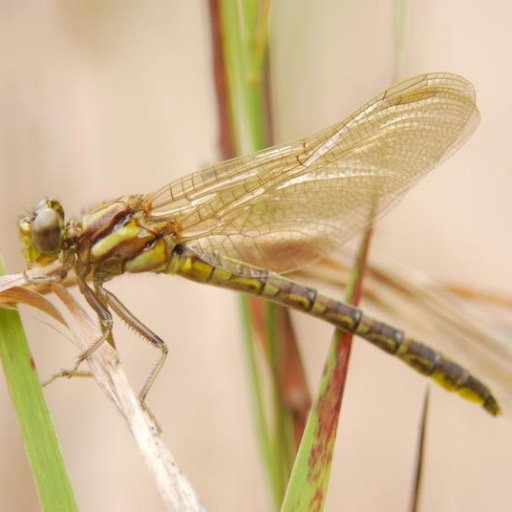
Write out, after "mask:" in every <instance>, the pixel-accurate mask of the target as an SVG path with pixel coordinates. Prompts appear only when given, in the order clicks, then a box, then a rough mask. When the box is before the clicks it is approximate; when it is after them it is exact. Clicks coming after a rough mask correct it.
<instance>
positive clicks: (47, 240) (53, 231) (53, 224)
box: [32, 208, 62, 254]
mask: <svg viewBox="0 0 512 512" xmlns="http://www.w3.org/2000/svg"><path fill="white" fill-rule="evenodd" d="M61 224H62V223H61V217H60V216H59V214H58V213H57V212H56V211H55V210H54V209H52V208H42V209H41V210H40V211H39V212H37V215H36V217H35V219H34V221H33V223H32V240H33V242H34V245H35V246H36V247H37V248H38V249H39V250H40V251H41V252H42V253H45V254H50V253H56V252H59V251H60V249H61V241H62V225H61Z"/></svg>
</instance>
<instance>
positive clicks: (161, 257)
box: [19, 73, 500, 415]
mask: <svg viewBox="0 0 512 512" xmlns="http://www.w3.org/2000/svg"><path fill="white" fill-rule="evenodd" d="M478 121H479V113H478V109H477V106H476V99H475V91H474V87H473V86H472V84H471V83H470V82H469V81H468V80H466V79H465V78H463V77H461V76H458V75H455V74H451V73H429V74H424V75H421V76H417V77H414V78H410V79H408V80H406V81H403V82H401V83H398V84H396V85H394V86H392V87H390V88H389V89H387V90H385V91H384V92H383V93H381V94H380V95H378V96H376V97H375V98H373V99H372V100H371V101H369V102H368V103H366V104H365V105H364V106H363V107H361V108H359V109H358V110H356V111H355V112H354V113H352V115H350V116H348V117H347V118H345V119H344V120H342V121H340V122H338V123H336V124H334V125H332V126H330V127H328V128H326V129H324V130H322V131H319V132H318V133H316V134H314V135H311V136H309V137H304V138H300V139H298V140H295V141H292V142H289V143H285V144H281V145H277V146H275V147H271V148H268V149H264V150H262V151H259V152H256V153H254V154H250V155H246V156H240V157H237V158H234V159H231V160H227V161H225V162H222V163H219V164H217V165H213V166H210V167H206V168H204V169H202V170H199V171H196V172H193V173H192V174H189V175H187V176H184V177H182V178H181V179H177V180H175V181H172V182H171V183H169V184H167V185H165V186H164V187H162V188H160V189H158V190H156V191H155V192H153V193H150V194H135V195H125V196H121V197H118V198H116V199H114V200H111V201H106V202H102V203H100V204H98V205H96V206H95V207H93V208H92V209H90V210H89V211H86V212H84V213H83V214H82V215H81V217H80V218H79V219H78V220H69V221H68V220H66V219H65V214H64V209H63V207H62V205H61V203H60V202H59V201H57V200H55V199H43V200H42V201H41V202H40V203H39V204H38V205H37V206H36V208H35V209H34V210H33V211H32V212H31V213H30V214H29V215H27V216H26V217H24V218H22V219H20V221H19V231H20V238H21V241H22V244H23V248H24V257H25V259H26V263H27V268H32V267H37V266H39V267H45V266H46V265H50V264H52V263H54V262H55V261H60V263H61V265H62V267H61V268H62V270H61V272H60V275H59V276H58V278H59V279H62V278H64V277H65V276H66V275H67V273H68V272H69V271H71V270H73V271H74V273H75V275H76V279H77V284H78V287H79V290H80V291H81V293H82V294H83V296H84V297H85V300H86V301H87V302H88V304H89V305H90V306H91V307H92V309H93V310H94V311H95V312H96V314H97V316H98V319H99V322H100V325H101V327H102V331H103V335H102V336H101V338H99V339H98V340H97V341H96V342H95V343H94V344H93V345H92V346H91V347H90V348H89V349H87V350H86V351H85V352H83V353H82V354H81V355H80V356H79V358H78V361H77V365H76V366H75V369H76V368H78V365H79V364H80V363H81V362H82V361H83V360H85V359H86V358H87V357H88V356H89V355H90V354H91V353H92V352H93V351H94V350H96V349H97V348H98V347H99V346H100V345H101V343H103V342H104V341H105V340H107V339H108V338H109V336H110V335H111V332H112V326H113V316H112V312H114V313H115V314H117V315H118V316H119V317H120V318H121V319H122V320H124V321H125V322H126V323H127V324H128V325H129V326H130V327H131V328H133V329H134V330H135V331H136V332H138V333H139V334H140V335H142V337H143V338H145V339H147V340H148V341H149V342H150V343H151V344H152V345H153V346H154V347H156V348H157V349H159V350H160V353H161V355H160V358H159V360H158V362H157V363H156V365H155V366H154V368H153V370H152V372H151V374H150V375H149V377H148V379H147V380H146V382H145V384H144V386H143V388H142V390H141V392H140V395H139V398H140V400H141V402H144V400H145V398H146V395H147V393H148V391H149V389H150V387H151V385H152V384H153V382H154V381H155V379H156V377H157V375H158V373H159V372H160V370H161V368H162V367H163V365H164V362H165V359H166V356H167V354H168V348H167V345H166V344H165V342H164V340H163V339H162V338H160V337H159V336H158V335H157V334H155V333H154V332H153V331H152V330H151V329H150V328H148V327H147V326H146V325H144V324H143V323H142V322H141V321H140V320H139V319H138V318H137V317H136V316H135V315H134V314H133V313H131V312H130V311H129V310H128V308H127V307H126V306H124V304H123V303H122V302H121V301H120V300H119V299H118V298H117V297H116V296H115V295H114V294H113V293H112V292H110V291H109V290H107V288H105V283H106V282H108V281H109V280H110V279H112V278H114V277H116V276H119V275H121V274H124V273H140V272H155V273H164V274H170V275H177V276H181V277H184V278H186V279H190V280H192V281H196V282H199V283H204V284H209V285H214V286H218V287H222V288H229V289H232V290H236V291H241V292H245V293H248V294H251V295H255V296H259V297H262V298H264V299H267V300H270V301H273V302H275V303H278V304H281V305H283V306H286V307H289V308H292V309H295V310H299V311H302V312H304V313H306V314H308V315H311V316H313V317H317V318H319V319H321V320H324V321H326V322H329V323H330V324H332V325H334V326H335V327H337V328H339V329H342V330H343V331H348V332H351V333H354V334H355V335H357V336H359V337H361V338H363V339H365V340H367V341H369V342H370V343H372V344H373V345H375V346H376V347H378V348H380V349H382V350H383V351H385V352H387V353H389V354H391V355H394V356H396V357H397V358H398V359H400V360H401V361H403V362H404V363H406V364H407V365H409V366H410V367H412V368H413V369H415V370H416V371H418V372H420V373H421V374H424V375H426V376H429V377H430V378H431V379H433V381H435V382H437V383H438V384H440V385H441V386H442V387H443V388H445V389H447V390H449V391H453V392H456V393H458V394H459V395H460V396H461V397H463V398H465V399H467V400H469V401H472V402H475V403H477V404H479V405H481V406H482V407H483V408H484V409H485V410H486V411H487V412H489V413H490V414H492V415H496V414H498V412H499V410H500V407H499V405H498V402H497V400H496V398H495V397H494V395H493V393H492V391H491V390H490V388H489V387H488V386H487V385H486V384H484V383H483V382H481V381H480V380H479V379H478V378H477V377H475V376H474V375H473V374H471V373H470V372H469V371H468V370H467V369H465V368H464V367H462V366H461V365H459V364H457V363H456V362H455V361H453V360H452V359H450V358H448V357H446V356H444V355H443V354H442V353H440V352H438V351H436V350H434V349H432V348H430V347H429V346H428V345H426V344H424V343H422V342H420V341H418V340H416V339H414V338H412V337H410V336H408V335H406V334H405V333H404V332H403V331H402V330H400V329H398V328H396V327H393V326H391V325H388V324H387V323H384V322H382V321H380V320H377V319H374V318H372V317H371V316H369V315H367V314H366V313H364V312H363V311H362V310H361V309H359V308H358V307H355V306H352V305H348V304H345V303H343V302H341V301H339V300H336V299H333V298H330V297H328V296H326V295H323V294H321V293H320V292H319V291H317V290H316V289H314V288H311V287H307V286H303V285H301V284H299V283H297V282H294V281H292V280H290V279H288V278H286V277H285V276H284V274H286V273H288V272H290V271H293V270H296V269H298V268H299V267H303V266H305V265H308V264H311V263H312V262H314V261H315V260H316V259H318V258H320V257H322V256H325V255H327V254H329V253H332V252H333V251H336V250H337V249H338V248H339V247H340V246H341V245H342V244H343V243H344V242H345V241H347V240H348V239H349V238H351V237H352V236H354V235H355V234H357V233H360V232H362V231H363V230H364V229H366V228H367V227H369V226H370V225H371V224H372V223H373V222H374V221H375V220H376V219H377V218H379V217H380V216H381V215H382V214H383V213H384V212H385V211H387V210H388V209H389V208H390V207H391V206H393V205H394V204H395V203H396V202H397V201H398V200H399V199H400V198H401V197H402V196H403V195H404V194H405V192H406V191H407V190H408V189H409V188H410V187H411V186H412V185H413V184H414V183H415V182H417V181H418V180H419V179H420V178H421V177H422V176H424V175H425V174H426V173H427V172H428V171H429V170H431V169H432V168H433V167H434V166H436V165H437V164H438V163H439V162H441V161H442V160H444V159H445V158H446V157H448V156H449V155H450V154H452V153H453V152H454V151H455V150H456V149H457V148H459V147H460V146H461V145H462V144H463V143H464V142H465V141H466V140H467V139H468V137H469V136H470V135H471V134H472V133H473V131H474V130H475V128H476V126H477V124H478ZM32 279H36V278H32ZM43 279H44V278H43Z"/></svg>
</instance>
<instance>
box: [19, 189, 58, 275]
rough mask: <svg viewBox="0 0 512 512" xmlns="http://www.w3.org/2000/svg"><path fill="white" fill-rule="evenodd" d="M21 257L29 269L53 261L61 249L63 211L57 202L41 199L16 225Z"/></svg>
mask: <svg viewBox="0 0 512 512" xmlns="http://www.w3.org/2000/svg"><path fill="white" fill-rule="evenodd" d="M18 227H19V232H20V238H21V242H22V244H23V256H24V257H25V260H26V262H27V264H28V266H29V267H32V266H34V265H40V266H45V265H48V264H50V263H52V262H53V261H55V260H56V259H57V258H58V257H59V256H60V253H61V251H62V248H63V241H64V231H65V223H64V209H63V208H62V205H61V204H60V203H59V201H56V200H54V199H43V200H42V201H40V202H39V203H38V205H37V206H36V208H35V209H34V211H33V212H32V213H31V214H30V215H28V216H26V217H23V218H22V219H20V221H19V223H18Z"/></svg>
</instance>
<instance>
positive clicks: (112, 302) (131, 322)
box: [96, 283, 169, 403]
mask: <svg viewBox="0 0 512 512" xmlns="http://www.w3.org/2000/svg"><path fill="white" fill-rule="evenodd" d="M96 286H97V289H98V291H99V293H100V294H101V295H102V296H103V297H104V298H105V302H106V303H107V304H108V305H109V306H110V307H111V308H112V310H113V311H114V312H115V313H116V314H117V315H118V316H119V317H120V318H121V319H122V320H123V321H124V322H125V323H126V324H127V325H128V326H129V327H131V328H132V329H134V330H135V331H136V332H138V333H139V334H140V335H141V336H142V337H143V338H144V339H146V340H148V341H149V343H151V345H153V347H155V348H157V349H158V350H160V352H161V355H160V358H159V360H158V361H157V362H156V364H155V366H154V367H153V369H152V370H151V373H150V374H149V376H148V378H147V379H146V382H145V383H144V386H143V387H142V389H141V391H140V393H139V400H140V402H141V403H144V401H145V399H146V396H147V394H148V392H149V390H150V389H151V386H152V385H153V383H154V382H155V380H156V378H157V377H158V374H159V373H160V370H161V369H162V367H163V366H164V364H165V360H166V358H167V354H168V353H169V349H168V347H167V345H166V343H165V341H164V340H163V339H162V338H160V336H158V335H157V334H155V333H154V332H153V331H152V330H151V329H150V328H149V327H147V326H146V325H145V324H143V323H142V322H141V321H140V320H139V319H138V318H137V317H136V316H134V315H133V313H132V312H131V311H130V310H129V309H128V308H127V307H126V306H125V305H124V304H123V303H122V302H121V301H120V300H119V299H118V298H117V297H116V296H115V295H114V294H113V293H112V292H109V291H108V290H106V289H105V288H103V286H102V285H101V283H96Z"/></svg>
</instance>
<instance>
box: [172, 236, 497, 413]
mask: <svg viewBox="0 0 512 512" xmlns="http://www.w3.org/2000/svg"><path fill="white" fill-rule="evenodd" d="M248 270H250V267H248ZM167 272H168V273H172V274H177V275H180V276H182V277H185V278H187V279H191V280H193V281H197V282H201V283H206V284H211V285H215V286H220V287H222V288H230V289H233V290H237V291H242V292H246V293H249V294H251V295H257V296H261V297H264V298H266V299H268V300H271V301H273V302H276V303H278V304H281V305H284V306H287V307H291V308H293V309H296V310H299V311H302V312H304V313H307V314H309V315H312V316H315V317H317V318H320V319H322V320H324V321H327V322H329V323H330V324H332V325H334V326H335V327H337V328H339V329H342V330H344V331H348V332H351V333H354V334H356V335H357V336H359V337H361V338H363V339H365V340H367V341H369V342H370V343H372V345H375V346H377V347H378V348H380V349H381V350H383V351H385V352H387V353H388V354H391V355H394V356H396V357H398V358H399V359H401V360H402V361H403V362H405V363H406V364H407V365H408V366H410V367H412V368H414V369H415V370H416V371H418V372H419V373H421V374H423V375H426V376H428V377H430V378H431V379H432V380H434V381H435V382H437V383H438V384H439V385H441V386H442V387H443V388H445V389H446V390H448V391H453V392H456V393H457V394H459V395H460V396H461V397H463V398H465V399H466V400H469V401H471V402H475V403H478V404H480V405H481V406H482V407H483V408H484V409H486V410H487V411H488V412H489V413H491V414H493V415H496V414H498V413H499V406H498V403H497V401H496V399H495V398H494V396H493V395H492V393H491V391H490V389H489V388H488V387H487V386H486V385H485V384H483V383H482V382H481V381H479V380H478V379H476V378H475V377H474V376H473V375H471V374H470V373H469V371H468V370H466V369H465V368H463V367H462V366H460V365H459V364H457V363H455V362H453V361H451V360H450V359H448V358H446V357H445V356H443V355H442V354H441V353H440V352H438V351H436V350H434V349H432V348H430V347H429V346H427V345H425V344H424V343H421V342H419V341H416V340H414V339H412V338H409V337H408V336H406V335H405V334H404V332H403V331H401V330H399V329H396V328H395V327H392V326H391V325H388V324H386V323H385V322H381V321H380V320H375V319H374V318H372V317H370V316H368V315H366V314H364V313H363V312H362V311H361V310H360V309H359V308H357V307H354V306H351V305H349V304H345V303H344V302H341V301H337V300H334V299H331V298H329V297H327V296H325V295H322V294H320V293H318V292H317V291H316V290H315V289H314V288H309V287H306V286H302V285H300V284H298V283H295V282H293V281H290V280H288V279H286V278H284V277H282V276H280V275H278V274H271V273H265V272H263V271H261V272H253V273H252V275H251V272H250V271H249V272H247V275H246V274H245V273H244V274H242V273H240V274H235V273H233V272H230V271H228V270H224V269H221V268H219V267H215V266H213V265H211V264H210V263H208V262H207V261H204V260H203V259H201V258H200V257H199V256H198V255H197V254H195V253H194V252H192V251H190V250H189V249H187V248H186V247H184V246H180V245H178V246H176V248H175V250H174V251H173V255H172V258H171V264H170V265H169V267H168V269H167Z"/></svg>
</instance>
